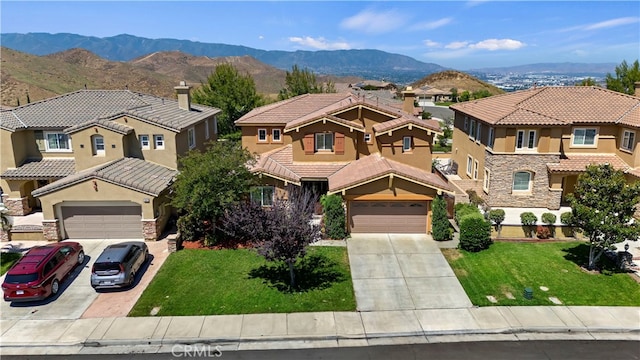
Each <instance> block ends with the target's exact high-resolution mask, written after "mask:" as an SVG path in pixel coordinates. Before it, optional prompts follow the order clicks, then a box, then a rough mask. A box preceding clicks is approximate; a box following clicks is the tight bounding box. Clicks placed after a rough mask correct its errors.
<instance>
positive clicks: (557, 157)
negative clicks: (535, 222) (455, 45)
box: [451, 86, 640, 209]
mask: <svg viewBox="0 0 640 360" xmlns="http://www.w3.org/2000/svg"><path fill="white" fill-rule="evenodd" d="M638 96H639V94H638V91H637V88H636V96H630V95H626V94H622V93H618V92H613V91H610V90H606V89H603V88H600V87H595V86H575V87H541V88H534V89H529V90H524V91H518V92H513V93H507V94H503V95H496V96H492V97H489V98H484V99H479V100H473V101H468V102H464V103H459V104H455V105H452V106H451V109H453V110H454V112H455V122H454V133H453V149H452V159H453V161H454V162H455V164H456V165H457V168H458V171H457V173H458V176H459V177H460V179H461V180H458V181H455V180H452V182H454V183H456V184H457V185H459V187H460V188H462V189H463V190H467V189H474V190H476V191H477V192H478V195H481V196H483V197H484V198H485V200H486V202H487V203H488V205H489V206H492V207H539V208H548V209H559V208H560V206H561V205H566V196H567V195H568V194H570V193H572V192H573V189H574V186H575V183H576V181H577V178H578V175H579V174H581V173H582V172H584V171H585V168H586V166H587V165H589V164H602V163H609V164H612V165H613V166H615V167H616V168H618V169H621V170H624V171H625V172H626V174H627V177H628V180H629V181H636V180H638V178H639V177H640V150H639V149H638V146H637V143H638V138H639V136H640V131H639V130H640V97H638Z"/></svg>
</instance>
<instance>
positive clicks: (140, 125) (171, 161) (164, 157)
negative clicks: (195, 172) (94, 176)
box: [105, 116, 197, 169]
mask: <svg viewBox="0 0 640 360" xmlns="http://www.w3.org/2000/svg"><path fill="white" fill-rule="evenodd" d="M114 121H115V122H117V123H120V124H124V125H127V126H131V127H133V128H134V131H133V132H131V133H130V134H128V135H126V136H125V137H124V139H123V140H122V141H123V151H124V156H128V157H136V158H140V159H144V160H147V161H151V162H153V163H156V164H160V165H164V166H166V167H170V168H172V169H176V168H177V167H178V164H177V156H176V133H175V132H174V131H171V130H167V129H165V128H161V127H159V126H156V125H153V124H150V123H147V122H144V121H140V120H138V119H135V118H131V117H128V116H123V117H121V118H119V119H116V120H114ZM185 132H186V130H185ZM140 135H149V149H148V150H142V148H141V146H140V140H139V136H140ZM153 135H164V149H156V148H155V144H154V140H153ZM196 139H197V132H196ZM185 140H186V136H185ZM105 145H106V147H107V151H108V150H110V148H111V143H107V141H106V138H105Z"/></svg>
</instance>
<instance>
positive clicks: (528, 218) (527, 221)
mask: <svg viewBox="0 0 640 360" xmlns="http://www.w3.org/2000/svg"><path fill="white" fill-rule="evenodd" d="M520 221H521V222H522V225H524V226H533V225H535V224H536V223H537V222H538V217H537V216H536V214H534V213H532V212H530V211H525V212H523V213H522V214H520Z"/></svg>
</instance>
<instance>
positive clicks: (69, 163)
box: [0, 158, 76, 180]
mask: <svg viewBox="0 0 640 360" xmlns="http://www.w3.org/2000/svg"><path fill="white" fill-rule="evenodd" d="M75 168H76V162H75V160H74V159H73V158H64V159H63V158H58V159H54V158H44V159H37V160H36V159H28V160H27V161H26V162H25V163H24V164H22V165H20V166H19V167H17V168H15V169H7V170H6V171H5V172H4V173H2V174H1V175H0V177H2V178H3V179H9V180H49V179H59V178H63V177H65V176H68V175H71V174H73V173H74V172H75Z"/></svg>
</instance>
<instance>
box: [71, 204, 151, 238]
mask: <svg viewBox="0 0 640 360" xmlns="http://www.w3.org/2000/svg"><path fill="white" fill-rule="evenodd" d="M105 205H106V204H105ZM62 221H63V223H64V230H65V232H66V235H67V237H68V238H70V239H140V238H142V209H141V208H140V205H131V206H94V205H92V206H63V207H62Z"/></svg>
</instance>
